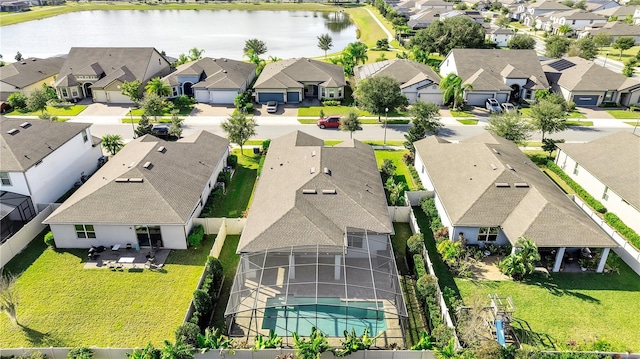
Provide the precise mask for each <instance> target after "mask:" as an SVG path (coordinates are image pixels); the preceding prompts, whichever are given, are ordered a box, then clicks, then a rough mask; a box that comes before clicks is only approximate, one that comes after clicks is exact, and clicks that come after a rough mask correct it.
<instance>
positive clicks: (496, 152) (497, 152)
mask: <svg viewBox="0 0 640 359" xmlns="http://www.w3.org/2000/svg"><path fill="white" fill-rule="evenodd" d="M492 150H493V152H494V153H495V154H497V155H499V154H500V151H498V150H496V149H495V148H492Z"/></svg>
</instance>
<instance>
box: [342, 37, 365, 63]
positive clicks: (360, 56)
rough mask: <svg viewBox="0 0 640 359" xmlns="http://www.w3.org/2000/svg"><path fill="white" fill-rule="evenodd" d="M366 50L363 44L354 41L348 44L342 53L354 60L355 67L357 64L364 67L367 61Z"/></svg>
mask: <svg viewBox="0 0 640 359" xmlns="http://www.w3.org/2000/svg"><path fill="white" fill-rule="evenodd" d="M367 49H368V48H367V45H365V44H364V43H363V42H360V41H356V42H352V43H350V44H348V45H347V47H345V49H344V50H342V52H343V53H347V54H349V55H350V56H351V57H352V58H353V59H354V60H355V64H356V65H358V63H359V62H362V64H363V65H364V63H365V62H366V61H367V60H368V59H369V57H368V56H367Z"/></svg>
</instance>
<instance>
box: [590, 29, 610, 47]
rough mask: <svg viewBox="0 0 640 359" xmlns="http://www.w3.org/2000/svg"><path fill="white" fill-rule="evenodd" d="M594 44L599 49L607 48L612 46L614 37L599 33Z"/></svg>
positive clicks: (594, 39)
mask: <svg viewBox="0 0 640 359" xmlns="http://www.w3.org/2000/svg"><path fill="white" fill-rule="evenodd" d="M593 42H594V43H595V44H596V45H597V46H598V47H599V48H603V47H605V46H609V45H611V43H612V42H613V36H612V35H610V34H608V33H606V32H599V33H597V34H595V36H593Z"/></svg>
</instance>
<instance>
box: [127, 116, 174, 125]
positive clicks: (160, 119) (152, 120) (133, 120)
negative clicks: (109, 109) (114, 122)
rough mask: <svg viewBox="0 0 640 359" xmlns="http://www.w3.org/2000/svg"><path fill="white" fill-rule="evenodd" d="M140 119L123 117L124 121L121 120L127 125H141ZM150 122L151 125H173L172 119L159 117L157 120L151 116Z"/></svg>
mask: <svg viewBox="0 0 640 359" xmlns="http://www.w3.org/2000/svg"><path fill="white" fill-rule="evenodd" d="M140 119H141V118H140V117H134V118H131V117H123V118H122V119H120V122H121V123H124V124H127V123H128V124H131V122H133V123H140ZM149 121H150V122H151V123H171V117H157V118H154V117H153V116H151V117H149Z"/></svg>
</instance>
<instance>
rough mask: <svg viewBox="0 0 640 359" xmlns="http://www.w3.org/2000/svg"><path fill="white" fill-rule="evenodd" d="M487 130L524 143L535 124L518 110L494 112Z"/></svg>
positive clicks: (518, 142) (517, 142)
mask: <svg viewBox="0 0 640 359" xmlns="http://www.w3.org/2000/svg"><path fill="white" fill-rule="evenodd" d="M485 130H487V131H489V132H491V133H493V134H494V135H496V136H500V137H503V138H506V139H507V140H509V141H512V142H514V143H515V144H517V145H522V144H524V143H525V142H526V141H527V140H528V139H529V138H530V137H531V131H533V126H532V125H531V124H530V123H529V122H528V121H527V120H525V119H524V118H522V116H520V114H519V113H518V112H516V111H510V112H503V113H501V114H495V113H494V114H492V115H491V117H490V118H489V125H488V126H487V127H485Z"/></svg>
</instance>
